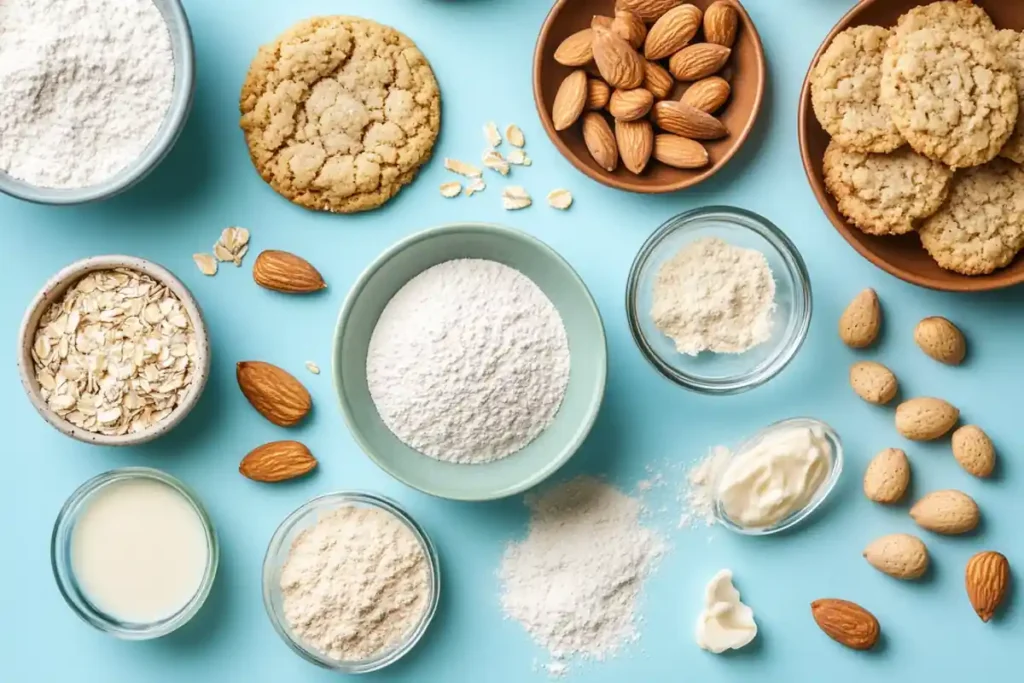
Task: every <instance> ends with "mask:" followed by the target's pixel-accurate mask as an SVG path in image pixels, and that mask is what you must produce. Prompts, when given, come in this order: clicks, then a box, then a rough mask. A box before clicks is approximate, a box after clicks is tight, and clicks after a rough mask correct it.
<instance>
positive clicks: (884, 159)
mask: <svg viewBox="0 0 1024 683" xmlns="http://www.w3.org/2000/svg"><path fill="white" fill-rule="evenodd" d="M824 174H825V186H826V187H827V188H828V191H829V192H831V193H832V196H833V197H835V198H836V203H837V204H838V206H839V212H840V213H842V214H843V215H844V216H846V217H847V218H848V219H850V221H851V222H852V223H853V224H854V225H856V226H857V227H858V228H860V229H861V230H862V231H864V232H866V233H868V234H869V235H902V234H905V233H908V232H912V231H913V230H914V227H915V226H916V222H917V221H918V220H920V219H922V218H927V217H928V216H930V215H932V214H933V213H935V212H936V211H938V210H939V207H940V206H942V202H944V201H945V199H946V196H947V194H948V193H949V183H950V180H951V179H952V177H953V172H952V171H950V170H949V169H948V168H946V167H945V166H943V165H942V164H940V163H939V162H937V161H932V160H931V159H927V158H925V157H923V156H921V155H920V154H917V153H915V152H913V151H912V150H910V149H908V148H906V147H904V148H903V149H900V150H897V151H896V152H893V153H892V154H861V153H859V152H854V151H851V150H847V149H843V148H842V147H840V146H839V145H837V144H836V143H835V141H832V143H830V144H829V146H828V149H827V150H825V162H824Z"/></svg>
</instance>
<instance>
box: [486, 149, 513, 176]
mask: <svg viewBox="0 0 1024 683" xmlns="http://www.w3.org/2000/svg"><path fill="white" fill-rule="evenodd" d="M481 161H482V162H483V164H484V167H485V168H489V169H491V170H492V171H496V172H498V173H500V174H501V175H508V170H509V169H508V162H507V161H506V160H505V158H504V157H503V156H501V152H499V151H498V150H496V149H489V150H487V151H486V152H484V156H483V158H482V159H481Z"/></svg>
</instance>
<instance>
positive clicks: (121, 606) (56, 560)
mask: <svg viewBox="0 0 1024 683" xmlns="http://www.w3.org/2000/svg"><path fill="white" fill-rule="evenodd" d="M50 556H51V563H52V565H53V574H54V577H55V578H56V580H57V586H58V588H60V592H61V594H62V595H63V596H64V600H65V601H66V602H67V603H68V606H69V607H71V609H72V610H73V611H74V612H75V613H76V614H77V615H78V616H79V617H81V618H82V620H83V621H85V622H86V623H88V624H89V625H91V626H93V627H95V628H97V629H99V630H100V631H104V632H105V633H109V634H111V635H114V636H117V637H118V638H123V639H126V640H148V639H151V638H159V637H160V636H164V635H167V634H168V633H170V632H172V631H174V630H175V629H177V628H179V627H181V626H182V625H184V624H185V623H187V622H188V621H189V620H190V619H191V618H192V617H193V616H195V614H196V613H197V612H198V611H199V609H200V608H201V607H202V606H203V603H204V602H205V601H206V598H207V596H208V595H209V594H210V589H211V587H212V586H213V580H214V576H215V575H216V573H217V563H218V559H219V548H218V544H217V536H216V533H215V532H214V529H213V524H212V523H211V522H210V518H209V516H208V515H207V513H206V510H205V509H204V508H203V505H202V503H200V502H199V499H198V498H197V497H196V496H195V494H194V493H192V492H191V491H190V490H189V489H188V488H187V487H186V486H185V485H184V484H182V483H181V482H180V481H178V480H177V479H175V478H174V477H172V476H170V475H169V474H166V473H164V472H161V471H159V470H155V469H150V468H146V467H128V468H123V469H117V470H112V471H110V472H105V473H104V474H100V475H98V476H96V477H93V478H92V479H90V480H89V481H87V482H85V483H84V484H82V485H81V486H79V487H78V489H77V490H75V492H74V493H72V494H71V497H70V498H68V500H67V502H66V503H65V504H64V507H63V508H61V511H60V513H59V514H58V515H57V521H56V523H55V524H54V528H53V538H52V541H51V546H50Z"/></svg>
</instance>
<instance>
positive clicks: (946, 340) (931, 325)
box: [914, 316, 967, 365]
mask: <svg viewBox="0 0 1024 683" xmlns="http://www.w3.org/2000/svg"><path fill="white" fill-rule="evenodd" d="M914 342H915V343H916V344H917V345H918V347H920V349H921V350H922V351H924V352H925V353H926V354H927V355H928V356H929V357H931V358H933V359H935V360H937V361H939V362H940V363H945V364H946V365H960V363H962V362H963V361H964V356H966V355H967V341H966V340H965V339H964V333H963V332H961V331H960V328H958V327H957V326H956V325H954V324H953V323H951V322H950V321H949V320H946V319H945V318H942V317H939V316H931V317H929V318H925V319H924V320H922V321H921V322H919V323H918V324H917V327H915V328H914Z"/></svg>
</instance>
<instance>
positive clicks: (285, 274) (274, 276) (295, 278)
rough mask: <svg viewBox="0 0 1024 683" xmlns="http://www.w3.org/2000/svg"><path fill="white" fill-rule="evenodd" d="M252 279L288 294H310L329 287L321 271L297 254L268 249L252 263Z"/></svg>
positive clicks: (262, 285)
mask: <svg viewBox="0 0 1024 683" xmlns="http://www.w3.org/2000/svg"><path fill="white" fill-rule="evenodd" d="M252 279H253V280H255V281H256V284H258V285H259V286H260V287H264V288H265V289H272V290H274V291H275V292H284V293H286V294H310V293H312V292H319V291H320V290H321V289H326V288H327V283H326V282H324V278H323V276H322V275H320V271H318V270H317V269H316V268H314V267H313V265H312V264H311V263H310V262H309V261H307V260H306V259H304V258H302V257H301V256H296V255H295V254H292V253H289V252H287V251H280V250H278V249H267V250H266V251H264V252H262V253H260V255H259V256H257V257H256V262H255V263H253V265H252Z"/></svg>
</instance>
